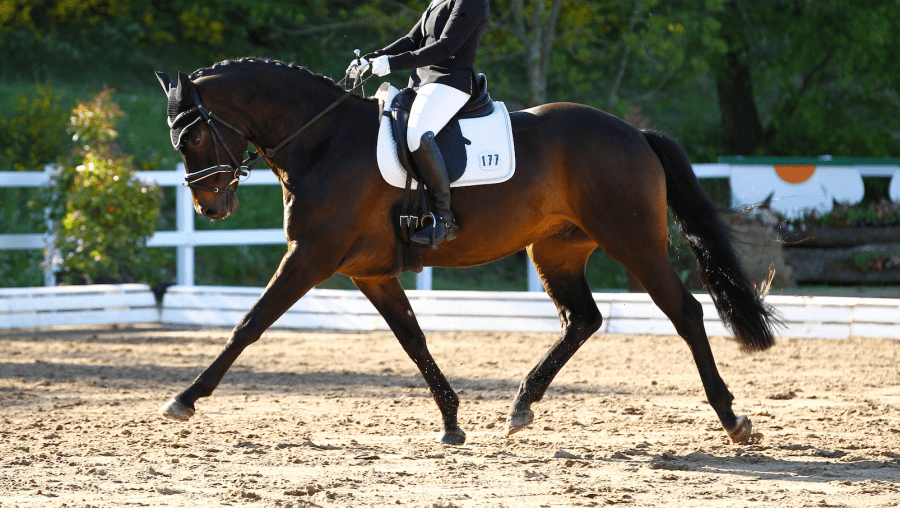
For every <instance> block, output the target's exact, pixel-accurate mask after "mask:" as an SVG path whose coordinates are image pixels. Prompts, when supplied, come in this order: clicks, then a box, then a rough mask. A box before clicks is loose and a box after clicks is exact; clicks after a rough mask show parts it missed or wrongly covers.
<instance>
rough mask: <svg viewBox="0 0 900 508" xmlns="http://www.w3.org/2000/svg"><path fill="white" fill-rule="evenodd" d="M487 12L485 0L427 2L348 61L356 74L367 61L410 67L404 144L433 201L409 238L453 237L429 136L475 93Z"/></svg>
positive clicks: (375, 66) (378, 70)
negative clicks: (386, 39) (429, 218)
mask: <svg viewBox="0 0 900 508" xmlns="http://www.w3.org/2000/svg"><path fill="white" fill-rule="evenodd" d="M490 16H491V12H490V6H489V5H488V0H431V4H430V5H429V6H428V9H427V10H426V11H425V13H424V14H423V15H422V17H421V18H420V19H419V22H418V23H416V26H414V27H413V28H412V30H411V31H410V32H409V33H408V34H407V35H406V36H404V37H401V38H400V39H398V40H397V41H395V42H393V43H392V44H390V45H388V46H387V47H385V48H384V49H381V50H379V51H376V52H374V53H370V54H368V55H366V56H365V57H364V58H363V59H362V60H360V61H357V60H354V61H353V62H351V63H350V67H349V68H348V69H347V72H348V73H350V75H351V77H353V78H355V77H356V75H357V73H358V72H359V70H360V69H362V70H363V71H364V70H365V66H366V64H367V63H369V60H371V69H372V73H373V74H376V75H378V76H386V75H388V74H390V73H391V72H396V71H405V70H412V69H415V71H414V72H413V73H412V76H411V77H410V79H409V86H410V87H411V88H414V89H416V91H417V96H416V99H415V102H413V105H412V109H411V111H410V116H409V129H408V131H407V139H406V141H407V144H408V145H409V149H410V151H411V152H412V155H413V158H414V160H415V162H416V166H417V167H418V168H419V174H420V177H421V178H422V181H423V183H424V184H425V187H427V189H428V191H429V192H430V193H431V195H432V197H433V199H434V207H435V214H434V216H435V224H432V225H429V226H428V227H427V228H425V229H423V230H422V231H419V232H418V233H416V234H415V235H414V236H413V237H412V240H413V241H414V242H417V243H420V244H424V245H428V246H429V247H430V248H436V246H437V244H438V243H440V242H442V241H444V240H453V239H454V238H456V231H455V230H456V229H459V226H457V225H456V221H455V219H454V218H453V212H451V211H450V182H449V181H448V177H447V166H446V164H445V163H444V159H443V157H442V156H441V152H440V150H438V146H437V144H436V143H435V141H434V136H435V135H436V134H437V133H438V132H439V131H440V130H441V129H442V128H444V126H445V125H447V123H448V122H449V121H450V119H451V118H452V117H453V115H455V114H456V113H457V112H458V111H459V110H460V108H462V107H463V106H464V105H465V104H466V102H467V101H468V100H469V98H470V97H471V96H472V94H473V93H474V92H475V80H476V77H475V76H476V74H475V67H474V63H475V55H476V53H477V52H478V43H479V41H480V40H481V36H482V34H484V31H485V30H486V29H487V26H488V20H489V19H490Z"/></svg>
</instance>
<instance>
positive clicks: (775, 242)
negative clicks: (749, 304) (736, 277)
mask: <svg viewBox="0 0 900 508" xmlns="http://www.w3.org/2000/svg"><path fill="white" fill-rule="evenodd" d="M727 220H728V227H729V229H730V230H731V235H732V238H733V242H734V250H735V252H736V253H737V255H738V258H739V259H740V260H741V264H742V265H743V266H744V270H745V271H746V272H747V276H749V277H750V280H751V281H752V282H753V283H754V284H757V285H758V284H761V283H763V282H764V281H765V280H766V279H767V278H768V277H769V272H770V271H771V270H773V269H774V270H775V277H774V278H773V279H772V287H773V288H776V289H781V288H790V287H796V286H797V283H796V280H795V278H794V267H793V266H791V265H790V264H789V263H787V262H786V259H785V252H784V250H783V249H782V240H781V237H780V236H779V235H778V233H777V232H776V231H774V230H773V229H772V228H769V227H766V226H763V225H760V224H755V223H750V224H748V223H747V222H746V220H745V219H744V218H743V217H742V216H735V217H733V218H729V219H727Z"/></svg>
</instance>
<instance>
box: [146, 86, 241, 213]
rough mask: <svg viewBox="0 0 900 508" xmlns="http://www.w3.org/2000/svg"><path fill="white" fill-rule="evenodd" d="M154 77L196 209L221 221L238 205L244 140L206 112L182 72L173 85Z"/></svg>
mask: <svg viewBox="0 0 900 508" xmlns="http://www.w3.org/2000/svg"><path fill="white" fill-rule="evenodd" d="M156 77H157V78H159V82H160V83H161V84H162V87H163V90H164V91H165V92H166V97H167V98H168V101H169V104H168V111H167V114H168V122H169V128H170V135H171V139H172V146H173V147H174V148H175V149H176V150H178V151H179V152H181V158H182V160H183V161H184V168H185V172H186V174H185V184H186V185H187V186H188V187H190V188H191V193H192V195H193V200H194V209H195V210H196V211H197V213H198V214H200V215H202V216H204V217H207V218H209V219H211V220H216V219H224V218H225V217H228V216H229V215H231V213H232V212H234V210H235V208H237V205H238V200H237V195H236V194H235V191H236V190H237V186H238V183H239V181H240V179H241V177H242V176H245V174H246V172H245V171H244V170H243V169H241V162H240V160H239V158H238V157H240V156H242V155H243V153H244V150H245V149H246V147H247V137H246V135H244V134H243V133H242V132H241V131H240V130H239V129H237V128H236V127H234V126H233V125H231V124H230V123H228V122H226V121H225V120H223V119H222V118H220V117H218V116H217V115H216V114H215V113H213V112H212V111H210V110H209V109H207V108H206V106H205V105H204V104H203V102H202V101H201V100H200V94H199V92H198V90H197V85H196V84H195V83H194V82H192V81H191V79H190V78H189V77H188V76H187V75H186V74H184V73H183V72H179V73H178V82H177V83H176V82H175V81H174V80H173V79H172V78H170V77H169V76H168V75H167V74H165V73H163V72H157V73H156ZM235 154H236V155H237V157H236V156H235Z"/></svg>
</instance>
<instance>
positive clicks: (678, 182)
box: [644, 131, 780, 352]
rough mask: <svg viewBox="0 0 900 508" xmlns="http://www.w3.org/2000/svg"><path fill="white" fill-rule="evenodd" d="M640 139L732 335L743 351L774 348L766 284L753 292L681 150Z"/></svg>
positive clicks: (668, 141)
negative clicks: (658, 165) (658, 167)
mask: <svg viewBox="0 0 900 508" xmlns="http://www.w3.org/2000/svg"><path fill="white" fill-rule="evenodd" d="M644 137H645V138H646V139H647V142H648V143H649V144H650V146H651V147H652V148H653V151H654V152H656V156H657V157H659V160H660V162H662V166H663V168H664V169H665V172H666V193H667V196H668V197H667V202H668V205H669V208H670V209H671V210H672V215H673V216H674V217H675V222H676V223H677V224H678V227H679V228H680V230H681V233H682V234H683V235H684V237H685V239H687V241H688V243H689V244H690V246H691V250H693V251H694V255H695V256H696V257H697V262H698V265H699V267H698V268H699V270H700V279H701V280H702V282H703V286H704V287H705V288H706V290H707V291H708V292H709V294H710V296H711V297H712V300H713V302H714V303H715V305H716V309H717V310H718V311H719V316H721V318H722V320H723V321H725V323H726V324H727V325H728V327H729V328H731V331H732V332H734V335H735V337H736V338H737V340H738V342H739V343H740V345H741V349H743V350H745V351H748V352H752V351H763V350H766V349H768V348H770V347H772V345H773V344H774V343H775V340H774V337H773V336H772V334H773V327H774V326H778V325H780V320H779V318H778V316H777V315H776V313H775V311H774V309H772V307H771V306H769V305H767V304H765V303H764V302H763V298H764V297H765V293H766V292H767V291H768V285H763V287H762V288H761V291H760V292H757V291H756V290H754V289H753V286H752V284H751V283H750V280H749V279H748V278H747V275H746V273H744V269H743V268H742V267H741V263H740V261H739V260H738V258H737V255H736V254H735V252H734V248H733V247H732V246H731V238H730V235H729V234H728V229H727V227H726V226H725V224H724V223H723V222H722V219H721V218H719V214H718V211H717V209H718V207H717V206H716V205H715V204H714V203H713V202H712V201H711V200H710V199H709V197H708V196H707V195H706V193H705V192H703V189H702V188H701V187H700V183H699V182H698V181H697V177H696V176H695V175H694V170H693V169H692V168H691V162H690V161H689V160H688V157H687V155H686V154H685V153H684V150H682V149H681V146H679V145H678V143H676V142H675V140H673V139H672V138H669V137H667V136H665V135H663V134H660V133H658V132H653V131H644Z"/></svg>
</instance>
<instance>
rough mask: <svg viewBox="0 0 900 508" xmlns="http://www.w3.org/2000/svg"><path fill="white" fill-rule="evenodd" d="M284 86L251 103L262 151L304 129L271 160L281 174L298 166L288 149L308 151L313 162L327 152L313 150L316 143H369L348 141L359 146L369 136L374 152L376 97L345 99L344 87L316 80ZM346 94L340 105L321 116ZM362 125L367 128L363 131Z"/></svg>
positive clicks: (345, 145) (332, 147) (333, 145)
mask: <svg viewBox="0 0 900 508" xmlns="http://www.w3.org/2000/svg"><path fill="white" fill-rule="evenodd" d="M257 86H258V85H257ZM282 86H283V87H284V88H283V89H281V90H274V91H273V92H272V93H270V94H269V97H270V100H269V101H268V102H267V103H266V104H265V105H257V106H256V107H254V106H252V105H251V102H250V101H248V103H247V104H248V112H249V113H250V114H251V116H253V117H254V118H255V121H254V126H253V130H254V132H255V133H256V134H257V135H256V136H255V138H256V139H254V141H255V143H254V144H256V146H257V148H261V149H262V153H265V151H266V150H267V149H270V150H271V149H275V148H276V147H278V145H280V144H281V143H283V142H284V141H285V140H287V139H288V138H290V137H291V136H293V135H294V134H295V133H296V132H297V131H298V130H300V129H303V131H302V132H300V134H297V136H296V137H295V138H294V139H291V141H289V142H288V143H287V144H286V145H285V146H284V147H283V148H282V149H280V150H279V151H278V152H276V155H275V157H274V159H273V160H272V162H273V163H274V166H276V167H273V169H275V171H276V173H280V172H282V171H291V170H292V168H295V167H296V165H295V164H293V161H291V160H288V158H289V157H288V154H299V152H307V153H306V154H305V155H306V156H307V157H308V158H310V159H311V160H310V161H309V162H315V161H316V160H318V158H319V157H321V156H322V155H323V154H320V153H309V152H317V147H320V146H322V145H329V146H330V150H335V149H339V150H340V149H347V148H352V149H353V150H359V149H364V147H360V146H352V147H349V146H348V144H349V143H351V141H352V142H354V143H355V144H357V145H358V143H359V141H360V140H365V141H364V144H369V143H371V144H372V147H371V153H372V154H374V153H375V145H374V144H375V142H376V141H377V135H378V121H377V119H378V104H377V102H375V101H371V100H365V101H364V100H360V98H358V97H345V98H344V97H343V94H342V93H340V92H339V91H337V93H335V90H332V87H329V86H327V85H322V84H320V83H317V82H314V81H311V82H310V83H305V82H302V81H301V82H298V83H297V86H295V87H293V88H291V87H288V86H285V85H282ZM342 98H343V100H342V101H341V104H340V105H338V106H337V107H335V108H334V109H332V110H330V111H328V112H327V113H325V114H324V115H322V116H319V115H320V114H322V113H323V112H324V111H326V110H327V109H328V108H329V107H330V106H331V105H332V104H334V103H335V102H336V101H338V100H341V99H342ZM317 117H318V118H317ZM310 122H312V123H310ZM361 129H364V130H366V131H367V133H366V134H363V135H362V136H360V135H359V133H360V130H361ZM370 138H371V139H370Z"/></svg>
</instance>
